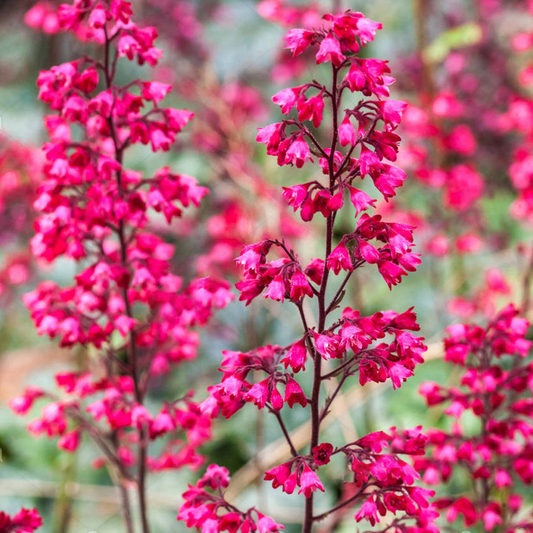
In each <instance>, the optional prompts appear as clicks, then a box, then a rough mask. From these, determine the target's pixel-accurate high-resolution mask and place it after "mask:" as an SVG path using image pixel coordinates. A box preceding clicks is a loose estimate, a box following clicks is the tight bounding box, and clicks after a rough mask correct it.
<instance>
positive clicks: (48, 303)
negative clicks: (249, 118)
mask: <svg viewBox="0 0 533 533" xmlns="http://www.w3.org/2000/svg"><path fill="white" fill-rule="evenodd" d="M57 18H58V23H59V28H61V29H62V30H63V31H68V32H70V33H73V34H74V35H76V36H77V37H78V38H79V39H81V40H83V41H90V42H92V43H94V44H95V45H96V48H97V50H98V52H97V55H96V56H95V57H90V56H84V57H83V58H81V59H79V60H75V61H72V62H69V63H65V64H62V65H58V66H55V67H52V68H51V70H49V71H43V72H41V73H40V75H39V78H38V81H37V85H38V87H39V97H40V99H41V100H43V101H44V102H45V103H47V104H48V105H49V106H50V107H51V109H52V110H53V111H55V112H56V114H54V115H50V116H48V117H46V120H45V123H46V126H47V129H48V133H49V135H50V142H48V143H47V144H45V146H44V154H45V158H46V162H45V165H44V173H45V179H44V181H43V183H42V185H41V186H40V188H39V190H38V198H37V200H36V201H35V204H34V207H35V209H36V210H37V211H39V212H40V216H39V218H38V219H37V221H36V225H35V226H36V235H35V236H34V237H33V239H32V242H31V245H32V251H33V253H34V255H35V256H36V257H37V258H38V259H40V260H43V261H47V262H52V261H54V260H55V259H57V258H59V257H65V258H68V259H71V260H74V261H75V262H76V263H77V264H78V265H79V268H80V271H79V273H78V274H77V275H76V277H75V280H74V285H73V286H72V287H67V288H60V287H59V286H57V285H56V284H54V283H52V282H49V281H47V282H44V283H42V284H41V285H39V286H38V287H37V289H36V290H34V291H33V292H31V293H29V294H27V295H26V297H25V303H26V305H27V307H28V308H29V309H30V311H31V315H32V319H33V320H34V322H35V325H36V327H37V331H38V333H40V334H45V335H48V336H49V337H51V338H55V337H57V338H59V339H60V345H61V346H63V347H74V346H80V347H90V348H91V352H90V353H92V354H93V355H92V356H91V359H92V361H91V364H90V365H89V361H88V362H87V365H86V367H87V370H85V371H82V372H60V373H59V374H57V376H56V382H57V385H58V387H59V388H60V391H61V392H60V393H59V394H55V393H51V392H45V391H42V390H40V389H38V388H36V387H30V388H28V389H27V390H26V391H25V393H24V395H23V396H21V397H19V398H15V399H14V400H12V402H11V407H12V409H13V410H14V411H15V412H17V413H19V414H24V413H26V412H28V411H29V409H30V408H31V407H32V404H33V403H34V402H35V400H37V399H39V398H46V399H47V400H48V401H49V402H50V403H48V404H47V405H46V406H45V407H44V408H43V411H42V416H41V417H40V418H38V419H36V420H34V421H33V422H31V423H30V425H29V430H30V432H31V433H34V434H45V435H47V436H48V437H58V438H59V440H58V446H59V448H61V449H63V450H65V451H67V452H73V451H75V450H76V449H77V448H78V446H79V445H80V442H81V440H82V438H83V437H84V436H85V437H89V438H90V439H92V441H93V442H94V443H95V444H96V445H97V447H98V448H99V449H100V452H101V453H102V455H103V457H102V458H100V459H97V461H96V462H95V466H97V467H99V466H107V467H108V469H109V472H110V475H111V478H112V479H113V480H114V482H115V483H116V484H117V486H118V489H119V493H120V495H121V497H122V507H123V516H124V525H125V528H126V531H128V533H134V532H135V531H139V530H140V531H141V532H142V533H149V531H150V519H149V511H148V506H147V494H146V488H147V481H146V480H147V476H148V473H149V471H161V470H166V469H176V468H180V467H183V466H189V467H191V468H196V467H198V466H199V465H200V464H201V462H202V457H201V456H200V455H199V454H198V451H197V450H198V447H199V446H200V445H201V444H202V443H203V442H205V441H206V440H207V439H209V438H210V419H209V418H208V417H207V416H206V415H204V414H202V413H201V412H200V410H199V407H198V405H197V404H195V403H194V402H193V401H192V395H191V393H190V392H189V393H186V394H185V395H184V396H183V397H182V398H178V399H176V397H173V398H172V399H171V400H169V401H165V402H164V404H163V405H162V406H161V407H160V409H159V412H158V413H155V414H152V413H150V412H149V411H148V409H147V408H146V406H145V403H146V402H145V400H146V396H147V394H148V392H149V390H150V388H151V387H153V384H154V378H158V380H160V378H159V376H162V375H164V374H167V373H168V372H169V371H170V370H171V368H172V367H173V366H175V365H176V364H177V363H180V362H182V361H186V360H189V359H192V358H194V357H195V355H196V350H197V347H198V343H199V340H198V333H197V332H195V331H194V328H195V327H196V326H203V325H205V324H206V323H207V322H208V320H209V319H210V317H211V316H212V314H213V312H214V310H216V309H218V308H221V307H224V306H225V305H226V304H227V303H228V302H229V301H230V300H231V299H232V296H231V294H230V293H229V290H228V289H229V284H227V283H226V282H223V281H219V280H216V279H213V278H203V279H195V280H193V281H192V282H190V283H189V284H186V283H185V282H184V280H183V279H182V278H181V277H180V276H178V275H176V274H175V273H174V272H173V271H172V266H171V259H172V256H173V254H174V247H173V246H172V245H170V244H168V243H166V242H164V241H163V239H162V238H161V237H159V236H158V235H156V234H155V233H153V232H151V231H150V230H149V224H150V223H151V222H152V221H153V220H154V218H156V217H164V219H166V221H167V223H169V224H170V223H171V222H172V221H173V220H174V219H176V218H179V217H180V216H181V215H182V211H183V209H184V208H186V207H188V206H190V205H193V206H195V207H198V206H199V203H200V201H201V199H202V198H203V197H204V196H205V194H206V193H207V192H208V191H207V189H205V188H204V187H201V186H199V185H198V184H197V182H196V180H195V179H194V178H192V177H190V176H187V175H183V174H176V173H174V172H173V171H172V170H171V169H170V168H168V167H165V168H162V169H160V170H158V171H157V172H156V173H155V174H154V175H153V176H152V177H145V176H143V175H142V173H140V172H137V171H135V170H132V169H128V168H127V166H126V165H127V153H128V150H129V149H130V147H131V146H132V145H135V144H144V145H150V146H151V149H152V151H153V152H154V153H156V152H162V151H167V150H169V148H170V146H171V144H172V143H173V142H174V140H175V138H176V136H177V135H178V134H179V133H180V132H181V130H182V128H183V127H185V125H186V124H187V123H188V122H189V121H190V120H191V118H192V113H191V112H189V111H187V110H179V109H173V108H166V107H161V106H160V103H161V101H162V100H163V99H164V98H165V96H166V95H167V94H168V93H169V91H170V90H171V87H170V86H169V85H166V84H163V83H158V82H150V81H144V80H141V79H134V80H132V81H130V82H129V83H127V84H125V85H120V84H119V82H118V81H117V79H118V74H119V69H120V67H121V63H122V62H124V61H126V60H128V61H137V63H138V64H140V65H142V64H144V63H147V64H149V65H151V66H154V65H156V64H157V62H158V60H159V58H160V57H161V54H162V51H161V50H160V49H158V48H156V47H155V46H154V40H155V39H156V37H157V31H156V29H155V28H153V27H139V26H137V25H136V24H135V23H134V22H133V20H132V11H131V5H130V3H129V2H125V1H123V0H75V1H74V2H73V4H72V5H70V4H62V5H61V6H59V8H58V10H57ZM95 369H96V370H95ZM157 439H161V440H164V441H165V443H164V444H163V446H162V447H159V446H158V452H157V454H156V455H152V454H151V453H150V448H151V443H152V442H153V441H155V440H157ZM128 486H134V487H135V489H136V493H137V497H136V499H137V508H138V509H139V514H140V524H138V526H139V528H138V527H137V525H136V524H135V520H134V518H133V516H132V515H131V512H130V508H131V504H130V501H129V492H128V490H127V487H128Z"/></svg>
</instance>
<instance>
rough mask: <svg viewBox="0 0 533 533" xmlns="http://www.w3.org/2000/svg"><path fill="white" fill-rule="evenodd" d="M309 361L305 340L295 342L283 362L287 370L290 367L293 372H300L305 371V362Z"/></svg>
mask: <svg viewBox="0 0 533 533" xmlns="http://www.w3.org/2000/svg"><path fill="white" fill-rule="evenodd" d="M306 361H307V348H306V345H305V339H301V340H299V341H298V342H295V343H294V344H293V345H292V346H291V347H290V348H289V350H288V351H287V353H286V355H285V357H284V358H283V359H282V360H281V362H282V363H283V364H284V365H285V368H288V367H289V366H290V367H291V368H292V370H293V372H300V370H305V362H306Z"/></svg>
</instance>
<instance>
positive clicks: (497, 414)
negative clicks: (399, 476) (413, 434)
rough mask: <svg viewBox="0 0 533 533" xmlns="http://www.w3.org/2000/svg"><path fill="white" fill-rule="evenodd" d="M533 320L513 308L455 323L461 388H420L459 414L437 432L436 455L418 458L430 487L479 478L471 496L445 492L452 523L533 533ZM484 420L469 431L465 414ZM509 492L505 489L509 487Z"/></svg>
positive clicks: (451, 335)
mask: <svg viewBox="0 0 533 533" xmlns="http://www.w3.org/2000/svg"><path fill="white" fill-rule="evenodd" d="M528 328H529V323H528V322H527V321H526V320H525V319H523V318H520V317H519V316H518V311H517V310H516V309H515V308H514V307H513V306H512V305H509V306H508V307H506V308H505V309H503V310H502V311H501V312H500V313H499V314H498V315H497V316H496V317H495V318H494V319H493V320H492V321H491V322H490V323H489V324H488V325H487V327H485V328H482V327H480V326H478V325H472V324H457V325H454V326H450V327H449V328H448V336H447V338H446V339H445V359H446V360H447V361H449V362H450V363H452V364H453V365H455V366H457V367H458V368H459V369H460V370H461V373H462V375H461V385H460V387H454V386H452V387H446V386H442V385H438V384H437V383H432V382H428V383H424V384H423V385H422V386H421V389H420V392H421V394H422V395H423V396H424V397H425V398H426V401H427V404H428V405H429V406H435V405H441V404H446V405H447V407H446V409H445V411H444V413H445V414H446V415H448V416H450V417H453V418H454V419H455V422H454V423H453V427H452V430H451V431H450V432H446V431H440V430H431V432H430V433H429V443H430V445H431V454H428V455H427V456H426V457H420V458H417V460H416V461H415V465H414V466H415V468H416V470H417V471H420V472H423V479H424V481H425V482H427V483H430V484H437V483H440V482H444V483H446V482H450V480H451V479H452V476H453V474H454V472H456V471H457V470H464V471H466V472H467V473H468V476H469V480H470V481H471V483H472V487H471V488H472V492H469V493H468V495H459V496H456V497H451V496H450V497H443V498H440V499H439V500H437V501H436V506H437V507H438V508H440V509H446V518H447V520H448V521H449V522H452V523H453V522H455V520H456V519H457V518H458V517H459V516H461V517H462V519H463V522H464V524H465V526H467V527H469V526H473V525H476V524H481V525H482V527H484V529H485V530H486V531H493V530H494V529H495V528H497V529H498V530H499V531H508V532H511V531H516V530H526V531H527V530H530V529H531V527H533V524H532V523H531V521H530V520H528V519H527V518H526V517H525V516H521V514H520V511H521V508H522V502H523V497H522V496H521V495H520V490H519V487H520V486H521V485H530V484H531V483H533V456H532V454H531V450H532V445H533V441H532V436H533V425H532V423H531V414H532V413H533V410H532V401H531V383H532V370H533V367H532V363H531V361H530V359H529V357H528V356H529V353H530V349H531V346H532V342H531V341H529V340H527V339H526V335H527V331H528ZM467 413H468V416H473V417H474V418H475V419H476V420H477V421H478V423H477V424H476V425H475V426H474V428H471V429H467V425H466V424H465V423H463V422H464V420H465V418H466V416H467ZM502 491H504V492H502Z"/></svg>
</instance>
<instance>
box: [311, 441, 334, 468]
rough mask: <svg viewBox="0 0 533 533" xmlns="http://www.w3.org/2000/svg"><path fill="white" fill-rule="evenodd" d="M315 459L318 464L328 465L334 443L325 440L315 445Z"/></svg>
mask: <svg viewBox="0 0 533 533" xmlns="http://www.w3.org/2000/svg"><path fill="white" fill-rule="evenodd" d="M311 451H312V453H313V459H314V460H315V464H317V465H318V466H323V465H327V464H328V463H329V461H330V457H331V454H332V453H333V445H332V444H330V443H329V442H324V443H322V444H319V445H318V446H315V447H314V448H313V449H312V450H311Z"/></svg>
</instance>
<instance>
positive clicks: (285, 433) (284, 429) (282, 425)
mask: <svg viewBox="0 0 533 533" xmlns="http://www.w3.org/2000/svg"><path fill="white" fill-rule="evenodd" d="M270 412H271V413H272V414H273V415H274V416H275V417H276V419H277V421H278V422H279V426H280V428H281V431H282V432H283V436H284V437H285V440H286V441H287V444H288V445H289V448H290V449H291V454H292V456H293V457H298V451H297V450H296V448H295V447H294V444H293V443H292V440H291V436H290V435H289V432H288V431H287V426H285V422H283V418H281V413H280V412H279V411H276V410H275V409H271V410H270Z"/></svg>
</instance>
